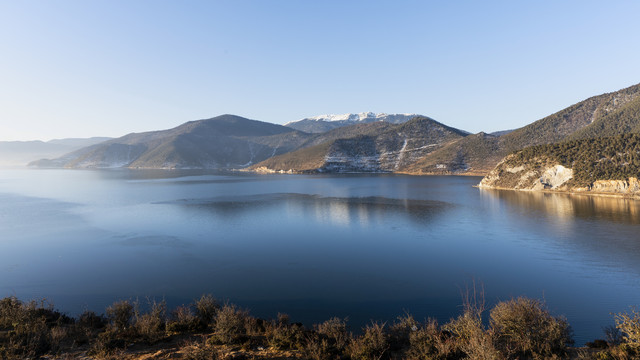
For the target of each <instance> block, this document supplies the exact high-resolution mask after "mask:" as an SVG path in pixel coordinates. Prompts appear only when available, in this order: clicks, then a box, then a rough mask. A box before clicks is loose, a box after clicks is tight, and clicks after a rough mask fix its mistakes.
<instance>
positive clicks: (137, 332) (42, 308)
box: [0, 295, 640, 360]
mask: <svg viewBox="0 0 640 360" xmlns="http://www.w3.org/2000/svg"><path fill="white" fill-rule="evenodd" d="M143 305H144V306H143ZM143 307H144V308H145V310H144V311H143V310H142V308H143ZM484 315H488V317H487V316H484ZM483 319H485V321H483ZM487 319H488V321H487ZM615 322H616V327H611V328H608V329H607V330H606V335H607V339H605V340H595V341H593V342H590V343H588V344H587V345H588V347H587V348H582V349H575V348H571V347H570V346H571V345H572V338H571V328H570V326H569V324H568V323H567V321H566V320H565V319H564V318H562V317H558V316H553V315H551V314H550V312H549V311H548V309H547V308H546V307H545V305H544V304H543V303H542V302H540V301H538V300H534V299H529V298H524V297H520V298H516V299H511V300H508V301H504V302H500V303H498V304H497V305H496V306H495V307H493V308H492V309H490V311H488V314H485V307H484V304H483V301H482V300H481V299H480V300H478V299H477V298H473V297H471V298H467V299H466V301H465V306H464V308H463V311H462V313H461V314H460V315H459V316H458V317H456V318H453V319H451V320H450V321H449V322H448V323H446V324H444V325H439V324H438V323H437V322H436V321H435V320H432V319H427V320H425V321H417V320H416V319H414V318H413V316H411V315H409V314H405V315H403V316H400V317H398V318H397V320H396V321H395V322H393V323H391V324H386V323H375V322H372V323H371V324H370V325H368V326H366V327H365V328H364V329H362V331H361V333H360V334H359V335H353V334H352V333H351V332H349V330H348V327H347V323H346V320H344V319H339V318H332V319H329V320H327V321H325V322H323V323H321V324H317V325H314V326H313V328H305V327H304V326H303V325H302V324H299V323H292V322H291V321H290V320H289V317H288V316H287V315H284V314H279V315H278V318H277V319H274V320H263V319H258V318H255V317H252V316H250V315H249V313H248V312H247V311H245V310H243V309H240V308H238V307H237V306H236V305H233V304H230V303H224V304H220V303H219V302H218V301H217V300H216V299H215V298H213V297H212V296H210V295H204V296H202V297H201V298H200V299H197V300H195V301H194V302H193V303H192V304H190V305H186V306H180V307H178V308H176V309H174V310H172V311H170V312H169V311H168V310H167V308H166V304H165V303H164V302H156V301H147V302H145V304H141V303H140V302H138V301H129V300H122V301H118V302H116V303H114V304H112V305H111V306H109V307H108V308H107V309H106V312H105V314H104V315H98V314H96V313H94V312H91V311H86V312H84V313H83V314H81V315H80V316H78V317H77V318H71V317H69V316H66V315H64V314H62V313H60V312H59V311H57V310H55V309H54V308H53V307H52V306H51V305H49V304H47V303H46V302H44V301H41V302H35V301H31V302H22V301H20V300H18V299H16V298H15V297H7V298H4V299H2V300H0V359H38V358H47V359H76V358H80V359H169V358H171V359H189V360H199V359H203V360H204V359H318V360H324V359H327V360H328V359H354V360H355V359H358V360H359V359H362V360H364V359H560V358H572V359H637V358H639V357H640V313H639V312H637V311H635V310H632V311H631V312H629V313H621V314H617V315H615Z"/></svg>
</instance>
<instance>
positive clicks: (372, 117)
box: [285, 112, 419, 125]
mask: <svg viewBox="0 0 640 360" xmlns="http://www.w3.org/2000/svg"><path fill="white" fill-rule="evenodd" d="M416 116H419V115H418V114H385V113H373V112H361V113H358V114H326V115H318V116H312V117H308V118H304V119H301V120H297V121H291V122H288V123H286V124H285V125H289V124H292V123H297V122H300V121H349V122H354V123H358V122H362V123H368V122H374V121H386V122H390V123H394V124H398V123H403V122H406V121H409V120H411V119H413V118H414V117H416Z"/></svg>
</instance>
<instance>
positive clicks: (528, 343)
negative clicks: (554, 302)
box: [490, 297, 572, 358]
mask: <svg viewBox="0 0 640 360" xmlns="http://www.w3.org/2000/svg"><path fill="white" fill-rule="evenodd" d="M490 317H491V328H492V330H493V333H494V337H495V340H496V344H497V346H498V348H499V349H500V351H501V352H502V353H503V354H504V355H506V356H507V357H508V358H522V357H534V358H545V357H550V356H553V355H557V356H562V355H564V354H565V353H566V350H567V345H569V344H571V343H572V339H571V328H570V327H569V324H568V323H567V321H566V320H565V319H564V318H562V317H554V316H552V315H551V314H550V313H549V311H548V310H547V309H546V307H545V306H544V304H543V303H542V302H540V301H539V300H534V299H529V298H525V297H519V298H517V299H511V300H509V301H504V302H500V303H498V304H497V305H496V306H495V307H494V308H493V309H492V310H491V313H490Z"/></svg>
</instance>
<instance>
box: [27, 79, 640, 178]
mask: <svg viewBox="0 0 640 360" xmlns="http://www.w3.org/2000/svg"><path fill="white" fill-rule="evenodd" d="M629 132H640V84H639V85H634V86H631V87H629V88H626V89H622V90H619V91H616V92H612V93H607V94H603V95H598V96H594V97H591V98H589V99H586V100H584V101H581V102H579V103H577V104H574V105H572V106H569V107H568V108H566V109H563V110H561V111H559V112H557V113H555V114H552V115H549V116H547V117H545V118H543V119H540V120H538V121H535V122H533V123H531V124H529V125H527V126H524V127H522V128H519V129H514V130H508V131H502V132H496V133H492V134H487V133H483V132H480V133H477V134H470V133H468V132H466V131H464V130H460V129H455V128H452V127H449V126H447V125H444V124H442V123H440V122H437V121H435V120H434V119H431V118H429V117H426V116H421V115H414V114H374V113H360V114H344V115H322V116H316V117H311V118H306V119H302V120H300V121H295V122H290V123H287V124H286V125H285V126H282V125H275V124H271V123H266V122H261V121H256V120H249V119H245V118H242V117H239V116H235V115H222V116H218V117H214V118H211V119H205V120H197V121H190V122H187V123H185V124H183V125H180V126H178V127H175V128H173V129H169V130H162V131H151V132H146V133H134V134H129V135H126V136H123V137H121V138H117V139H110V140H107V141H104V142H101V143H99V144H94V145H91V146H88V147H84V148H81V149H78V150H75V151H73V152H70V153H67V154H65V155H63V156H60V157H57V158H54V159H51V160H39V161H35V162H33V163H31V165H33V166H47V167H71V168H104V167H129V168H213V169H249V170H254V171H264V172H292V173H300V172H305V173H313V172H399V173H409V174H460V175H486V174H487V173H488V172H489V171H491V170H492V169H493V168H495V166H496V165H497V164H498V163H499V162H500V161H501V159H503V158H504V157H505V156H506V155H508V154H509V153H512V152H514V151H516V150H519V149H523V148H526V147H529V146H535V145H544V144H552V143H558V142H564V141H571V140H580V139H589V138H597V137H603V136H614V135H619V134H624V133H629Z"/></svg>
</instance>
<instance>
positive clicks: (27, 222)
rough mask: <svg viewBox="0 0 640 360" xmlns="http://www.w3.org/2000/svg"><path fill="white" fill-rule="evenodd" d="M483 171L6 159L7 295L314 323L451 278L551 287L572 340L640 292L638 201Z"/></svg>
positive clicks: (376, 311) (447, 303)
mask: <svg viewBox="0 0 640 360" xmlns="http://www.w3.org/2000/svg"><path fill="white" fill-rule="evenodd" d="M479 181H480V178H477V177H454V176H452V177H413V176H399V175H314V176H303V175H254V174H215V173H207V172H201V171H130V170H109V171H107V170H104V171H97V170H96V171H90V170H26V169H25V170H0V296H2V297H4V296H10V295H15V296H17V297H19V298H21V299H25V300H27V299H34V298H42V297H46V298H47V299H49V300H51V301H52V302H53V303H54V304H55V306H56V308H59V309H61V310H63V311H65V312H68V313H69V314H72V315H75V314H78V313H80V312H82V311H83V310H85V309H90V310H94V311H97V312H102V311H103V310H104V308H105V307H106V306H107V305H109V304H111V303H112V302H113V301H114V300H117V299H123V298H136V297H137V298H140V299H144V298H146V297H155V298H156V299H159V298H164V299H166V300H167V302H168V304H169V306H175V305H179V304H182V303H189V302H190V301H191V300H192V299H194V298H196V297H198V296H199V295H201V294H203V293H211V294H213V295H214V296H216V297H218V298H220V299H229V300H230V301H232V302H235V303H238V304H240V305H241V306H243V307H245V308H248V309H249V310H250V311H251V313H252V314H253V315H255V316H260V317H266V318H272V317H275V316H276V314H277V313H278V312H283V313H288V314H289V315H290V316H291V318H292V320H294V321H301V322H304V323H306V324H307V325H311V324H313V323H317V322H321V321H324V320H326V319H328V318H329V317H331V316H339V317H347V316H348V317H349V324H350V326H351V327H352V329H354V330H357V329H358V328H359V327H360V326H362V325H364V324H365V323H368V322H369V320H371V319H374V320H382V321H392V320H393V319H394V318H395V317H396V316H399V315H402V314H403V313H404V312H405V311H407V312H410V313H412V314H413V315H414V316H415V317H416V318H417V319H424V318H426V317H434V318H437V319H438V320H439V321H440V322H441V323H444V322H446V321H447V320H448V319H449V318H451V317H454V316H456V315H457V314H458V313H459V311H460V308H461V307H460V304H461V301H462V300H461V291H463V290H464V289H465V287H467V286H471V285H472V284H473V283H474V282H475V283H476V284H483V286H484V291H485V297H486V300H487V302H488V303H489V305H490V304H493V303H495V302H496V301H500V300H507V299H509V298H511V297H514V296H520V295H524V296H529V297H534V298H539V299H544V301H546V303H547V305H548V307H549V308H550V309H551V311H552V312H553V313H554V314H558V315H560V314H561V315H564V316H566V317H567V318H568V320H569V322H570V323H571V325H572V327H573V329H574V331H575V338H576V340H577V343H578V344H580V343H584V342H585V341H589V340H593V339H594V338H602V337H603V333H602V330H601V328H602V327H603V326H607V325H611V324H613V317H612V315H611V313H615V312H620V311H626V310H628V309H629V306H632V305H640V201H633V200H625V199H612V198H597V197H587V196H569V195H561V194H533V193H519V192H510V191H486V190H480V189H477V188H474V187H473V185H475V184H477V183H478V182H479Z"/></svg>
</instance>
